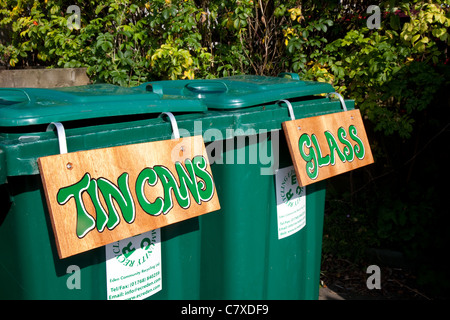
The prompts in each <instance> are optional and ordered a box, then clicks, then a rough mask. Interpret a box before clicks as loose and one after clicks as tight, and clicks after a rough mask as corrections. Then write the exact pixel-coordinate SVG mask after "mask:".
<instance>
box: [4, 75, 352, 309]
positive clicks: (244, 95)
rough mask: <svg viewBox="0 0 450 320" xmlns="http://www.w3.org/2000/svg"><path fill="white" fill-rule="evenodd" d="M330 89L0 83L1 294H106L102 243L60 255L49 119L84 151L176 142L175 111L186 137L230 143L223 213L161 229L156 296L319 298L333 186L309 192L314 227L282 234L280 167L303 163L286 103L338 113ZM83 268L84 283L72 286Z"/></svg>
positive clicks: (224, 154)
mask: <svg viewBox="0 0 450 320" xmlns="http://www.w3.org/2000/svg"><path fill="white" fill-rule="evenodd" d="M211 83H212V85H211ZM331 91H334V90H332V87H331V86H329V85H327V84H320V83H312V82H303V81H298V80H291V79H283V78H271V77H257V76H254V77H230V78H223V79H218V80H197V81H188V80H179V81H160V82H152V83H146V84H143V85H142V86H140V87H136V88H119V87H115V86H105V85H103V86H95V85H94V86H83V87H73V88H65V89H59V90H49V91H45V90H44V91H39V90H38V89H33V90H31V89H30V90H29V91H26V92H25V94H24V93H23V91H20V90H18V91H17V92H16V91H11V90H9V91H7V92H6V93H5V92H3V93H2V92H1V90H0V193H1V194H0V197H1V199H2V204H3V203H5V204H7V205H2V208H1V214H0V252H2V253H3V254H2V257H1V258H0V270H1V272H0V298H2V299H8V298H9V299H106V298H107V293H106V286H107V283H106V282H107V276H106V261H105V260H106V257H105V249H104V248H103V247H100V248H97V249H93V250H90V251H87V252H84V253H81V254H77V255H75V256H72V257H69V258H66V259H59V257H58V254H57V250H56V245H55V241H54V236H53V231H52V227H51V222H50V218H49V213H48V210H47V207H46V201H45V196H44V191H43V188H42V183H41V180H40V176H39V171H38V168H37V159H38V158H39V157H42V156H48V155H52V154H57V153H59V148H58V139H57V137H56V134H55V133H54V132H46V127H47V125H48V124H49V123H50V122H55V121H59V122H62V123H63V124H64V126H65V128H66V136H67V145H68V149H69V152H73V151H80V150H90V149H96V148H105V147H113V146H120V145H127V144H133V143H140V142H149V141H157V140H166V139H171V137H172V128H171V125H170V123H169V122H168V121H165V120H163V119H162V118H161V117H158V115H159V114H160V112H163V111H171V112H175V117H176V120H177V123H178V127H179V128H180V133H181V134H182V136H184V135H190V136H193V135H203V137H204V141H205V144H206V148H207V150H210V151H211V150H212V149H214V148H213V147H214V143H216V144H217V145H219V144H222V146H223V148H222V149H220V148H216V150H214V151H215V152H214V154H211V155H210V157H212V158H214V159H213V160H214V161H211V159H210V162H211V170H212V173H213V177H214V181H215V185H216V188H217V192H218V197H219V201H220V204H221V210H219V211H216V212H212V213H208V214H206V215H203V216H200V217H197V218H193V219H190V220H186V221H182V222H178V223H175V224H173V225H169V226H166V227H163V228H161V229H160V232H161V264H162V290H161V291H159V292H158V293H156V294H154V295H152V296H150V297H149V299H155V300H156V299H317V298H318V289H319V273H320V255H321V239H322V228H323V212H324V202H325V183H324V182H319V183H316V184H313V185H311V186H308V187H307V188H306V225H305V227H303V228H302V229H301V230H300V231H298V232H296V233H295V234H292V235H290V236H288V237H286V238H283V239H278V235H277V202H276V195H275V188H276V182H275V175H274V173H275V170H276V169H277V168H285V167H289V166H292V161H291V158H290V154H289V151H288V148H287V146H286V142H285V140H284V133H283V132H282V131H281V123H282V122H283V121H287V120H290V118H289V113H288V111H287V109H286V107H285V106H284V105H282V104H277V101H278V100H280V99H289V100H290V101H291V103H292V106H293V110H294V113H295V116H296V118H304V117H310V116H316V115H320V114H326V113H333V112H339V111H341V106H340V103H339V102H338V101H331V100H329V99H328V98H325V97H324V96H319V95H318V94H322V93H328V92H331ZM51 101H54V103H52V102H51ZM352 107H353V102H352V101H348V102H347V108H349V109H351V108H352ZM24 110H27V111H29V110H32V111H34V114H33V112H30V113H28V112H24ZM80 110H82V111H83V112H80ZM80 114H82V116H80ZM80 117H82V118H80ZM183 130H184V131H183ZM211 130H212V131H211ZM239 139H240V140H239ZM242 141H244V142H243V143H242ZM255 150H256V152H257V154H258V156H256V157H254V152H255ZM264 153H265V155H266V156H265V157H263V156H259V155H262V154H264ZM242 154H245V155H246V159H247V160H244V161H242V159H240V158H239V155H241V156H242ZM251 156H253V158H250V157H251ZM220 159H222V161H221V160H220ZM250 159H251V160H250ZM269 167H270V168H269ZM262 170H263V171H264V174H262V172H263V171H262ZM271 170H272V171H273V172H272V173H269V172H270V171H271ZM73 266H76V267H78V268H79V274H78V275H79V277H80V278H79V280H80V284H81V285H80V288H73V286H71V284H72V283H74V281H75V280H74V277H76V276H78V275H77V274H76V272H74V271H73V270H74V269H73ZM75 282H76V281H75Z"/></svg>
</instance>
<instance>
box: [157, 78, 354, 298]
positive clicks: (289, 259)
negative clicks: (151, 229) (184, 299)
mask: <svg viewBox="0 0 450 320" xmlns="http://www.w3.org/2000/svg"><path fill="white" fill-rule="evenodd" d="M158 84H159V85H160V86H161V87H162V88H163V91H164V92H165V93H166V94H172V95H174V96H184V97H197V98H199V99H201V100H203V101H204V102H205V104H206V105H207V106H208V110H209V114H210V115H213V116H215V117H216V118H220V117H223V116H224V115H226V116H228V117H231V118H232V120H231V121H228V122H227V123H226V124H224V125H223V126H222V135H220V134H218V137H214V141H215V142H212V143H216V147H213V148H211V149H220V147H219V148H218V147H217V146H220V143H217V139H218V138H219V139H220V138H221V137H223V139H224V140H223V143H222V144H223V145H222V148H221V150H222V153H221V157H217V151H216V150H215V151H216V152H215V154H214V156H213V157H212V159H210V162H211V169H212V171H213V175H214V179H215V181H216V184H217V190H218V196H219V199H220V201H221V210H219V211H218V212H217V213H213V214H209V215H205V216H202V217H201V218H200V228H201V235H202V240H201V250H202V252H201V257H202V263H201V268H202V269H201V293H200V294H201V298H202V299H239V300H246V299H312V300H315V299H318V294H319V278H320V261H321V246H322V233H323V231H322V230H323V213H324V205H325V185H326V184H325V182H319V183H315V184H313V185H311V186H308V187H307V188H306V225H305V227H303V228H302V229H301V230H300V231H298V232H296V233H294V234H292V235H290V236H288V237H285V238H282V239H279V238H278V222H277V199H276V187H277V186H276V178H275V174H276V171H277V168H280V169H282V168H287V167H292V165H293V164H292V160H291V156H290V153H289V150H288V147H287V144H286V141H285V137H284V133H283V132H282V131H280V129H281V123H282V122H283V121H287V120H290V119H289V114H288V110H287V108H286V105H285V104H283V103H280V104H278V103H277V102H278V101H279V100H284V99H287V100H289V101H291V103H292V106H293V109H294V113H295V116H296V118H304V117H309V116H316V115H319V114H325V113H332V112H339V111H340V110H341V106H340V104H339V103H336V102H331V101H329V100H328V99H327V98H325V97H324V96H323V95H320V94H323V93H329V92H333V91H334V90H333V89H332V87H331V86H330V85H328V84H323V83H313V82H304V81H296V80H293V79H292V80H291V79H284V78H268V77H258V76H234V77H228V78H221V79H216V80H209V81H205V80H194V81H183V80H181V81H162V82H159V83H158ZM348 105H350V108H351V107H352V103H351V102H350V103H349V104H348ZM217 122H218V121H217ZM205 126H206V128H205ZM211 127H212V128H216V127H215V122H210V123H207V122H205V121H203V128H202V132H203V134H204V136H205V137H208V138H209V137H210V136H214V134H208V128H211ZM239 141H241V143H239ZM242 141H244V143H242ZM208 146H209V147H211V146H212V145H211V144H210V145H207V149H208ZM266 156H268V158H266ZM217 160H218V161H217ZM268 163H270V164H271V166H272V168H270V170H272V174H270V173H269V171H270V170H269V168H268ZM292 171H293V172H294V169H293V167H292ZM263 172H264V173H263ZM294 174H295V173H294Z"/></svg>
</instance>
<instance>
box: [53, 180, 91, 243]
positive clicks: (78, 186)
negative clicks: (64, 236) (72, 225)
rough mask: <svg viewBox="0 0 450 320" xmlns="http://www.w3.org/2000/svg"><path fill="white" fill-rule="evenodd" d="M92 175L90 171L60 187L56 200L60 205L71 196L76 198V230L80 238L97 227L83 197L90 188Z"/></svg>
mask: <svg viewBox="0 0 450 320" xmlns="http://www.w3.org/2000/svg"><path fill="white" fill-rule="evenodd" d="M90 180H91V177H90V175H89V173H86V174H85V175H84V176H83V178H81V180H80V181H78V182H77V183H75V184H73V185H71V186H68V187H64V188H61V189H59V191H58V194H57V195H56V200H57V201H58V203H59V204H60V205H64V204H66V203H67V201H69V200H70V199H71V198H74V200H75V206H76V210H77V227H76V232H77V236H78V238H80V239H81V238H83V237H84V236H85V235H86V234H87V233H88V232H89V231H91V230H92V229H93V228H94V227H95V220H94V218H93V217H92V216H91V215H89V213H88V212H87V210H86V208H85V207H84V203H83V199H82V197H81V195H82V193H83V192H84V191H85V190H86V189H88V187H89V183H90Z"/></svg>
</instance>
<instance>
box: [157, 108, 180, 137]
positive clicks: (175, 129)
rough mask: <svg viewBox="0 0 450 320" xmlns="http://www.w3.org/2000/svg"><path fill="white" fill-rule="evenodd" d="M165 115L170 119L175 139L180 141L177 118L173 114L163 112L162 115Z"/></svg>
mask: <svg viewBox="0 0 450 320" xmlns="http://www.w3.org/2000/svg"><path fill="white" fill-rule="evenodd" d="M163 114H165V115H167V116H168V117H169V120H170V124H171V125H172V131H173V136H174V139H180V131H179V130H178V124H177V120H176V119H175V116H174V115H173V114H172V112H162V113H161V115H163Z"/></svg>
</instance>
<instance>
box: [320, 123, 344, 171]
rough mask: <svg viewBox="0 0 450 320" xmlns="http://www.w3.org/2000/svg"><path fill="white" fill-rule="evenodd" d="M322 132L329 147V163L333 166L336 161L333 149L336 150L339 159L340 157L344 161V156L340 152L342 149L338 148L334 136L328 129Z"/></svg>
mask: <svg viewBox="0 0 450 320" xmlns="http://www.w3.org/2000/svg"><path fill="white" fill-rule="evenodd" d="M324 134H325V137H326V139H327V142H328V146H329V147H330V163H331V165H332V166H334V165H335V163H336V159H335V156H334V152H335V151H336V153H337V155H338V157H339V159H341V161H342V162H345V156H344V154H343V153H342V151H341V150H340V149H339V146H338V143H337V141H336V138H335V137H334V136H333V134H332V133H331V132H330V131H325V132H324Z"/></svg>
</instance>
